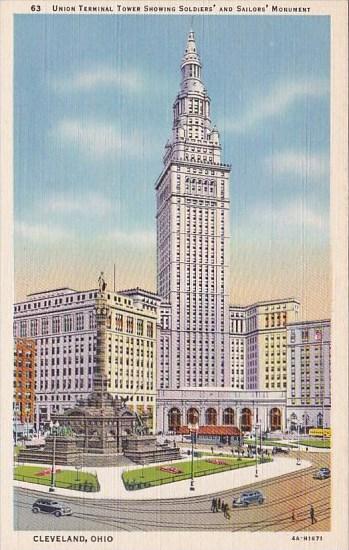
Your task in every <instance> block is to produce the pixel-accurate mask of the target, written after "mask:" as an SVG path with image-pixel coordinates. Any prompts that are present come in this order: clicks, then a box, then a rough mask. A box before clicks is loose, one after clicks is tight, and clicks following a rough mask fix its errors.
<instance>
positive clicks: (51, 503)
mask: <svg viewBox="0 0 349 550" xmlns="http://www.w3.org/2000/svg"><path fill="white" fill-rule="evenodd" d="M32 511H33V512H34V514H37V513H38V512H44V513H46V514H53V515H54V516H56V517H60V516H71V515H72V509H71V508H69V506H66V505H65V504H62V503H61V502H57V501H56V500H51V499H48V498H38V499H37V500H36V501H35V502H34V504H33V506H32Z"/></svg>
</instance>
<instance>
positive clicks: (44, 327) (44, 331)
mask: <svg viewBox="0 0 349 550" xmlns="http://www.w3.org/2000/svg"><path fill="white" fill-rule="evenodd" d="M41 330H42V334H43V335H46V334H48V319H47V317H44V318H43V319H42V320H41Z"/></svg>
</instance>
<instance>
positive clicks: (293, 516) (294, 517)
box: [291, 508, 296, 521]
mask: <svg viewBox="0 0 349 550" xmlns="http://www.w3.org/2000/svg"><path fill="white" fill-rule="evenodd" d="M291 517H292V521H296V513H295V511H294V508H293V510H292V516H291Z"/></svg>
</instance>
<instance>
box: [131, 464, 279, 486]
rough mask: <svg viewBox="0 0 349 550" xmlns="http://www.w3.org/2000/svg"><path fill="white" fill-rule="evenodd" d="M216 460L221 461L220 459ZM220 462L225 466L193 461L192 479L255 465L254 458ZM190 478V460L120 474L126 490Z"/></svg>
mask: <svg viewBox="0 0 349 550" xmlns="http://www.w3.org/2000/svg"><path fill="white" fill-rule="evenodd" d="M216 458H218V459H221V458H222V457H216ZM222 460H224V462H225V463H226V464H212V463H210V462H207V460H204V459H199V460H197V459H194V477H199V476H205V475H210V474H217V473H221V472H226V471H229V470H234V469H236V468H244V467H246V466H252V465H253V464H255V463H256V460H255V459H254V458H241V459H240V460H238V458H232V457H229V458H225V457H224V458H222ZM269 460H271V459H269ZM264 461H266V460H264ZM163 466H166V467H173V468H177V469H178V470H180V471H181V473H170V472H165V471H163V470H161V469H160V468H161V467H163ZM190 477H191V460H188V461H186V462H175V463H171V464H162V465H161V466H150V467H144V468H138V469H136V470H129V471H128V472H124V473H123V474H122V480H123V482H124V485H125V487H126V489H128V490H133V489H143V488H144V487H155V486H156V485H162V484H164V483H172V482H175V481H182V480H184V479H190Z"/></svg>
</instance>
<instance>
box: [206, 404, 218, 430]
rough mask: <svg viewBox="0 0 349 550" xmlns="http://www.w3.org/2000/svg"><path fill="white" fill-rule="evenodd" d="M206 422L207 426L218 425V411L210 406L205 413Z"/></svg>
mask: <svg viewBox="0 0 349 550" xmlns="http://www.w3.org/2000/svg"><path fill="white" fill-rule="evenodd" d="M205 423H206V425H207V426H217V411H216V409H213V408H212V407H210V408H209V409H207V411H206V414H205Z"/></svg>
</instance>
